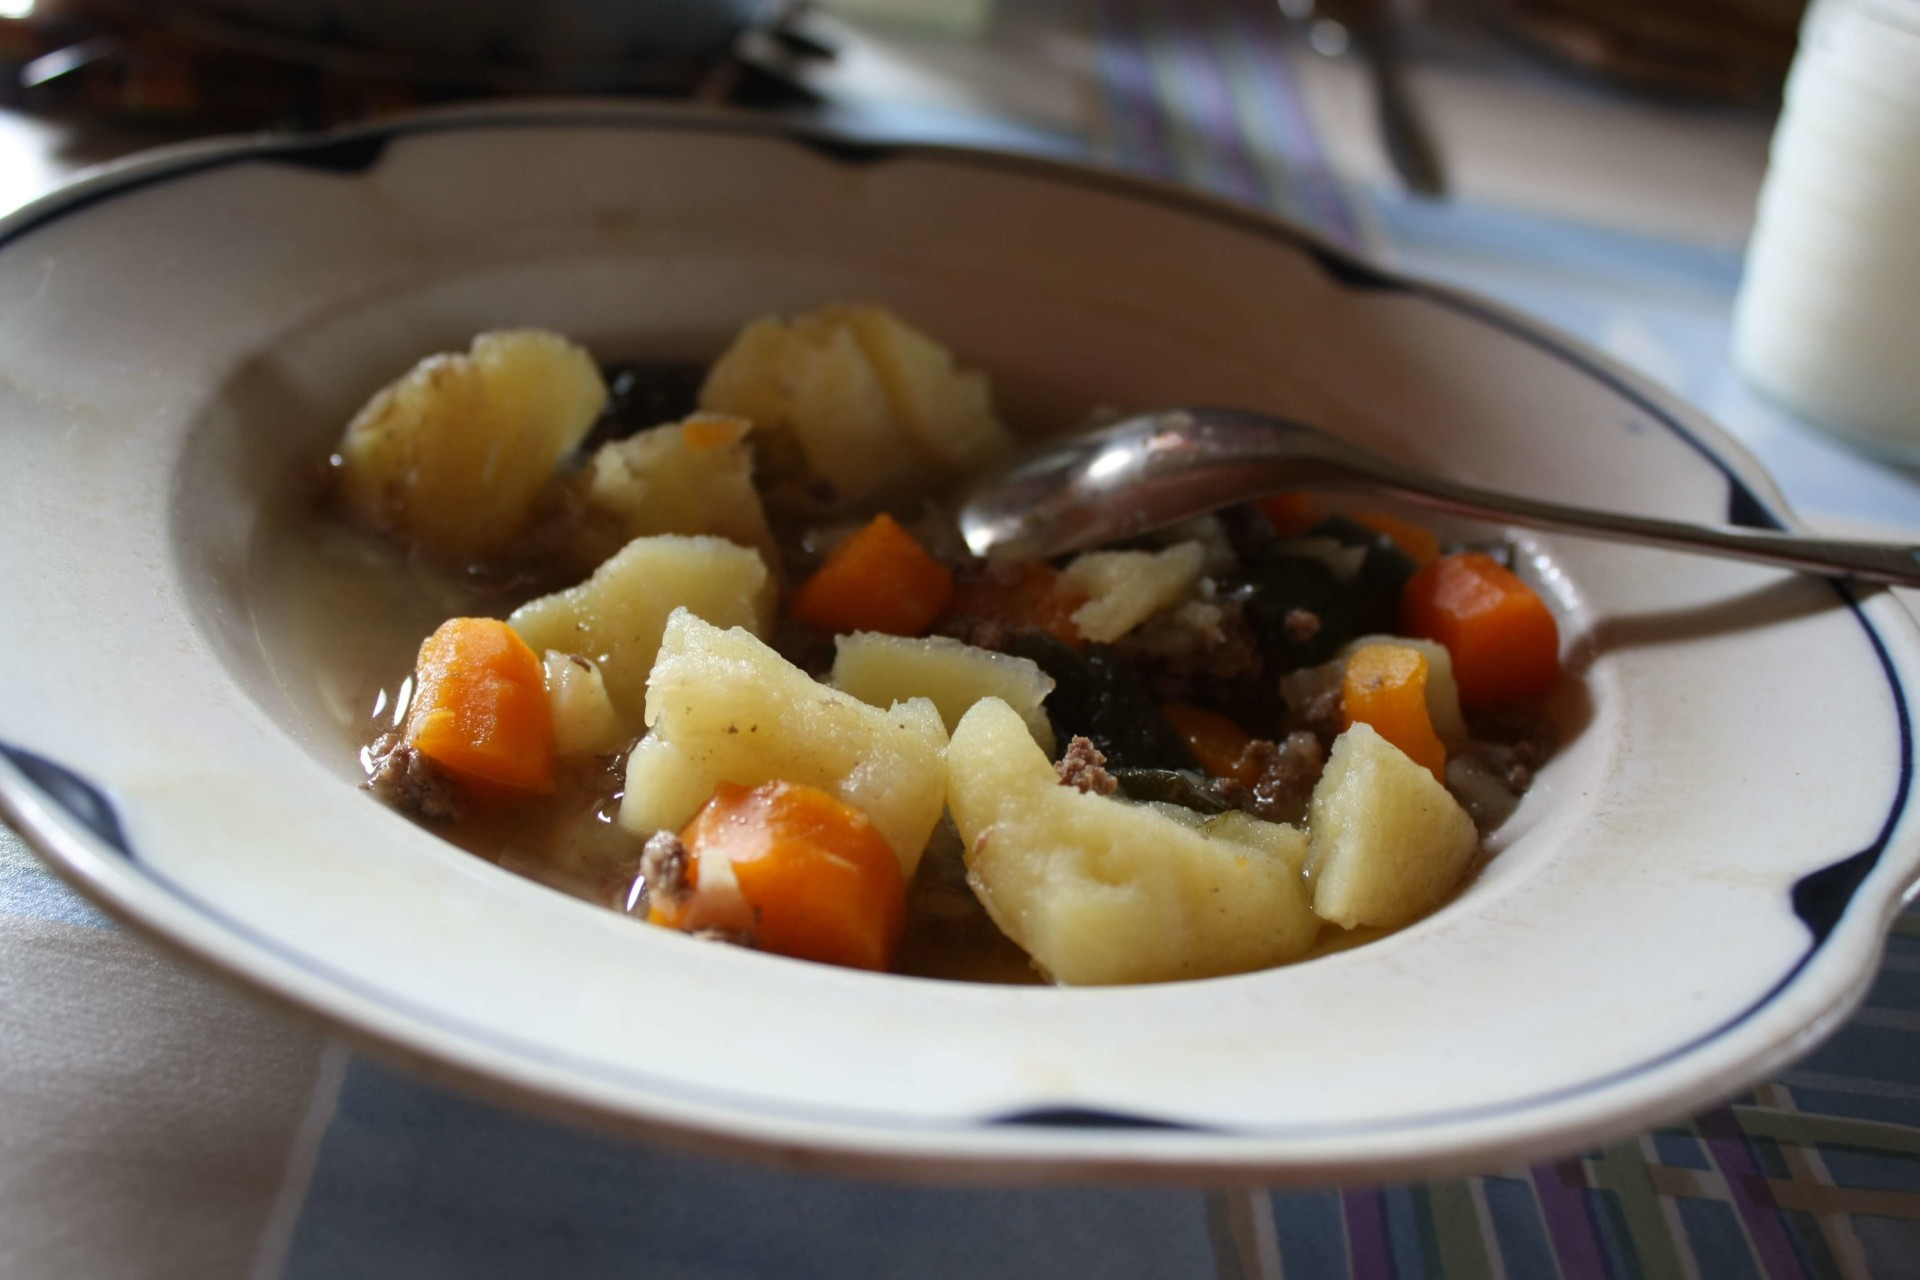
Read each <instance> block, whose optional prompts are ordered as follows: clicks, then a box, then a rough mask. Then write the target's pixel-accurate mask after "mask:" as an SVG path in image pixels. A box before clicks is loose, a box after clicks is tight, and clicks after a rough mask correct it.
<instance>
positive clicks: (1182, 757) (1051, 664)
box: [1006, 631, 1199, 770]
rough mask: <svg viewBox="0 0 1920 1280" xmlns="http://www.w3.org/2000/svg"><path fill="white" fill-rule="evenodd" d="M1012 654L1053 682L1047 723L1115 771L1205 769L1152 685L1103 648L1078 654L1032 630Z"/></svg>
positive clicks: (1017, 640) (1012, 645)
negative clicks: (1090, 748)
mask: <svg viewBox="0 0 1920 1280" xmlns="http://www.w3.org/2000/svg"><path fill="white" fill-rule="evenodd" d="M1006 651H1007V652H1008V653H1013V654H1018V655H1019V656H1020V657H1023V658H1031V659H1032V660H1033V661H1034V662H1036V663H1038V664H1039V666H1040V669H1041V670H1042V671H1045V672H1046V673H1047V674H1048V675H1050V676H1052V677H1053V684H1054V688H1053V692H1052V693H1050V694H1048V695H1047V701H1046V708H1047V719H1048V720H1050V721H1052V722H1053V732H1054V735H1055V736H1056V737H1058V738H1059V739H1060V741H1061V742H1062V743H1066V742H1070V741H1071V740H1072V739H1074V738H1076V737H1082V738H1085V739H1087V740H1088V741H1089V742H1091V743H1093V745H1094V746H1095V747H1098V748H1099V749H1100V753H1101V754H1102V755H1104V756H1105V757H1106V758H1107V765H1108V768H1109V769H1110V770H1111V769H1116V768H1118V769H1197V768H1199V762H1198V761H1196V760H1195V759H1194V758H1193V753H1192V752H1191V751H1189V750H1188V749H1187V744H1186V742H1185V741H1184V740H1182V738H1181V737H1180V735H1179V734H1178V733H1176V732H1174V728H1173V726H1172V725H1170V724H1168V723H1167V718H1166V716H1164V715H1162V714H1161V712H1160V707H1159V705H1158V704H1157V703H1156V702H1155V701H1154V697H1153V692H1152V690H1150V689H1149V688H1148V687H1147V682H1146V680H1145V679H1144V678H1143V677H1142V676H1141V675H1140V673H1139V672H1138V671H1136V670H1135V669H1134V668H1133V667H1131V666H1128V665H1126V664H1125V663H1122V662H1118V661H1115V660H1114V659H1113V658H1111V657H1109V656H1108V655H1107V654H1105V653H1104V652H1102V651H1101V648H1100V647H1099V646H1098V645H1094V646H1090V647H1088V648H1087V649H1086V650H1084V651H1076V650H1074V649H1072V648H1071V647H1069V646H1068V645H1066V644H1064V643H1062V642H1061V641H1059V640H1057V639H1055V638H1054V637H1053V636H1050V635H1047V634H1046V633H1045V632H1041V631H1027V632H1022V633H1021V634H1019V635H1017V636H1015V637H1013V638H1012V640H1010V641H1009V642H1008V643H1007V646H1006Z"/></svg>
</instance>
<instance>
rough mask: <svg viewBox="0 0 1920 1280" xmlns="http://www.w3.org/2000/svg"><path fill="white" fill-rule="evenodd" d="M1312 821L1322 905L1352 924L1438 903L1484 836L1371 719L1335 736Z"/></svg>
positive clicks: (1317, 897) (1313, 871)
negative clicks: (1377, 729) (1374, 726)
mask: <svg viewBox="0 0 1920 1280" xmlns="http://www.w3.org/2000/svg"><path fill="white" fill-rule="evenodd" d="M1307 829H1308V830H1309V831H1310V832H1312V833H1313V834H1312V840H1311V841H1310V843H1309V845H1308V849H1307V855H1308V856H1307V875H1308V878H1309V879H1310V880H1311V881H1312V883H1313V909H1314V911H1315V912H1317V913H1318V914H1319V915H1321V916H1322V917H1323V918H1325V919H1328V920H1331V921H1333V922H1334V923H1335V924H1337V925H1341V926H1343V927H1345V928H1348V929H1352V928H1355V927H1357V926H1359V925H1375V926H1377V927H1379V928H1383V929H1397V928H1399V927H1400V926H1401V925H1404V924H1410V923H1412V922H1413V921H1415V920H1417V919H1419V918H1420V917H1421V916H1423V915H1425V914H1427V912H1429V911H1432V910H1433V909H1434V908H1435V907H1437V906H1439V905H1440V904H1441V903H1442V902H1444V901H1446V898H1447V895H1448V894H1450V893H1452V892H1453V891H1454V889H1455V888H1456V887H1458V885H1459V884H1460V880H1461V877H1463V876H1464V875H1466V873H1467V867H1468V866H1469V865H1470V864H1471V863H1472V862H1473V856H1474V853H1475V851H1476V850H1477V849H1478V848H1479V843H1480V841H1479V835H1478V833H1477V832H1476V831H1475V830H1474V827H1473V819H1472V818H1470V817H1468V816H1467V811H1466V810H1465V809H1462V808H1461V807H1460V805H1459V803H1458V802H1457V801H1455V800H1454V798H1453V797H1452V796H1451V795H1449V794H1448V793H1447V789H1446V788H1445V787H1443V786H1441V785H1440V784H1439V782H1437V781H1435V780H1434V776H1433V775H1432V774H1431V773H1428V772H1427V771H1426V769H1424V768H1422V767H1421V766H1420V765H1417V764H1415V763H1414V762H1413V761H1412V760H1410V759H1408V758H1407V756H1406V754H1405V753H1404V752H1402V751H1401V750H1400V749H1399V748H1398V747H1396V746H1394V745H1393V744H1392V743H1390V742H1388V741H1387V740H1386V739H1385V738H1383V737H1381V736H1380V735H1379V734H1378V733H1376V732H1374V730H1373V728H1372V726H1370V725H1367V724H1356V725H1354V726H1353V727H1352V728H1351V729H1348V730H1347V731H1346V732H1345V733H1343V734H1341V735H1340V736H1339V737H1338V738H1337V739H1335V740H1334V744H1333V751H1332V753H1331V754H1330V755H1329V756H1328V757H1327V768H1326V772H1325V773H1323V774H1321V775H1320V782H1319V785H1317V786H1316V787H1314V789H1313V799H1312V801H1311V802H1310V803H1309V805H1308V808H1307Z"/></svg>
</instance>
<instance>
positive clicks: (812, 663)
mask: <svg viewBox="0 0 1920 1280" xmlns="http://www.w3.org/2000/svg"><path fill="white" fill-rule="evenodd" d="M770 643H771V644H772V646H773V651H774V652H775V653H777V654H779V655H780V656H781V657H783V658H785V659H786V660H787V661H788V662H791V663H792V664H793V665H794V666H796V667H798V668H800V669H801V670H802V671H804V672H806V673H807V674H808V675H810V676H812V677H813V678H814V679H816V680H818V679H823V678H824V677H825V676H826V674H827V672H828V671H830V670H832V669H833V659H834V654H835V649H834V645H833V637H832V636H830V635H828V634H827V633H826V632H824V631H815V630H814V629H813V628H812V627H808V626H803V625H801V624H800V623H798V622H795V621H794V620H793V619H792V618H789V617H788V616H787V615H786V612H785V611H784V610H783V611H782V612H781V614H780V618H779V620H778V621H777V622H775V623H774V627H773V638H772V640H771V641H770Z"/></svg>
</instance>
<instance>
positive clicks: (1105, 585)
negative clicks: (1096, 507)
mask: <svg viewBox="0 0 1920 1280" xmlns="http://www.w3.org/2000/svg"><path fill="white" fill-rule="evenodd" d="M1206 558H1207V553H1206V548H1204V547H1202V546H1201V545H1200V544H1199V543H1197V542H1182V543H1177V544H1175V545H1174V546H1171V547H1168V548H1166V549H1165V550H1164V551H1089V552H1088V553H1087V554H1085V555H1083V556H1076V557H1074V559H1073V562H1072V563H1070V564H1069V565H1067V567H1066V569H1065V570H1063V571H1062V572H1061V574H1060V581H1061V582H1062V583H1063V584H1064V585H1065V586H1067V587H1069V588H1071V589H1073V590H1075V591H1078V592H1080V593H1081V594H1083V595H1085V596H1086V597H1087V602H1086V603H1085V604H1083V605H1081V606H1080V607H1079V608H1078V609H1076V610H1074V614H1073V625H1074V626H1076V627H1078V628H1079V629H1080V634H1081V635H1083V636H1085V637H1086V638H1087V639H1089V640H1093V641H1097V642H1099V643H1103V644H1104V643H1106V642H1107V641H1109V640H1118V639H1119V638H1120V637H1121V636H1123V635H1125V634H1127V632H1129V631H1131V630H1133V629H1134V628H1135V627H1137V626H1139V625H1140V624H1141V623H1143V622H1145V621H1146V620H1147V619H1148V618H1151V617H1152V616H1153V615H1154V614H1156V613H1159V612H1160V611H1161V610H1163V609H1167V608H1171V607H1172V606H1173V605H1175V604H1178V603H1179V602H1180V601H1181V600H1182V599H1184V598H1185V597H1186V595H1187V593H1188V592H1190V591H1192V590H1193V586H1194V583H1196V582H1198V581H1199V580H1200V566H1201V565H1202V564H1204V563H1205V562H1206Z"/></svg>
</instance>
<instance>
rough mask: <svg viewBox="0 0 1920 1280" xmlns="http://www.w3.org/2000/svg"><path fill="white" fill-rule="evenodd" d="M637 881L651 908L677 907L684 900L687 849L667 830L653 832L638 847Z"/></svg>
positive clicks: (686, 886) (686, 890)
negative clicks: (638, 869)
mask: <svg viewBox="0 0 1920 1280" xmlns="http://www.w3.org/2000/svg"><path fill="white" fill-rule="evenodd" d="M640 880H641V883H643V884H644V885H645V886H646V894H647V902H648V903H649V905H652V906H677V905H679V904H680V903H682V902H684V901H685V900H686V897H687V894H688V892H689V886H688V884H687V846H685V845H684V844H681V843H680V837H679V836H677V835H675V834H673V832H671V831H656V832H654V833H653V834H652V835H650V836H648V837H647V842H646V844H644V845H642V846H641V848H640Z"/></svg>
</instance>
